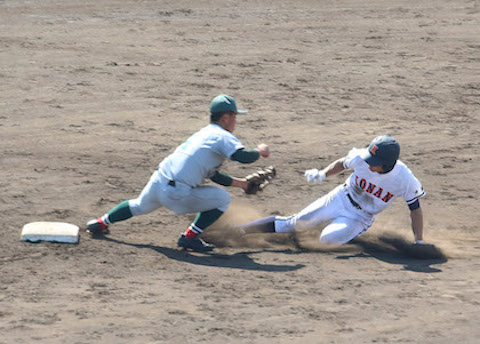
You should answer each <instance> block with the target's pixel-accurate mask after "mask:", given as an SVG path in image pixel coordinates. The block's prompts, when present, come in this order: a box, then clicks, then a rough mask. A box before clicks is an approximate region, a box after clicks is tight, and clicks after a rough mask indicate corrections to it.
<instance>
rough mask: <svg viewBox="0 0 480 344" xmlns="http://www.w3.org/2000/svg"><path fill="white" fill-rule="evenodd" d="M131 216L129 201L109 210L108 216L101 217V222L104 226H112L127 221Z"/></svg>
mask: <svg viewBox="0 0 480 344" xmlns="http://www.w3.org/2000/svg"><path fill="white" fill-rule="evenodd" d="M132 216H133V214H132V211H131V210H130V205H129V201H123V202H122V203H120V204H119V205H117V206H116V207H115V208H113V209H112V210H110V211H109V212H108V214H106V215H104V216H103V217H102V220H103V221H104V223H105V224H106V225H109V224H112V223H114V222H118V221H123V220H126V219H129V218H131V217H132Z"/></svg>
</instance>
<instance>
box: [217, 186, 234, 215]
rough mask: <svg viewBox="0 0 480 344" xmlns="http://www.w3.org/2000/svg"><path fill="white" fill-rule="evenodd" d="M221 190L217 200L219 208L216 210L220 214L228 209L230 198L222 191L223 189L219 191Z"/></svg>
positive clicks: (225, 191)
mask: <svg viewBox="0 0 480 344" xmlns="http://www.w3.org/2000/svg"><path fill="white" fill-rule="evenodd" d="M221 190H222V192H221V193H220V197H219V199H218V201H219V206H218V207H216V208H217V209H218V210H220V211H222V212H226V211H227V209H228V206H229V205H230V202H231V197H230V194H229V193H228V191H227V190H224V189H221Z"/></svg>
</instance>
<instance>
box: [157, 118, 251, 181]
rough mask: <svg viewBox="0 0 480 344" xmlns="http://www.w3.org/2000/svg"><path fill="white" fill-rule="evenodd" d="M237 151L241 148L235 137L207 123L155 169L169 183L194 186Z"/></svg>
mask: <svg viewBox="0 0 480 344" xmlns="http://www.w3.org/2000/svg"><path fill="white" fill-rule="evenodd" d="M241 148H244V145H243V144H242V143H241V142H240V141H239V140H238V139H237V137H236V136H235V135H233V134H232V133H231V132H229V131H227V130H225V129H223V128H222V127H220V126H219V125H217V124H209V125H208V126H206V127H204V128H202V129H200V130H199V131H198V132H196V133H195V134H193V135H192V136H190V137H189V138H188V139H187V140H186V141H185V142H184V143H183V144H181V145H180V146H178V147H177V149H176V150H175V151H174V152H173V153H172V154H170V155H169V156H168V157H166V158H165V159H164V160H163V161H162V162H161V163H160V165H159V170H160V173H162V174H163V175H165V176H166V177H167V178H169V179H171V180H174V181H176V182H181V183H184V184H187V185H190V186H192V187H196V186H198V185H200V184H202V183H203V182H204V180H205V179H206V178H209V177H212V176H213V175H214V173H215V171H216V170H217V169H218V168H219V167H220V166H221V165H222V163H223V162H224V161H225V159H227V158H230V157H231V156H232V154H233V153H235V152H236V151H237V150H239V149H241Z"/></svg>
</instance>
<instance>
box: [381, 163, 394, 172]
mask: <svg viewBox="0 0 480 344" xmlns="http://www.w3.org/2000/svg"><path fill="white" fill-rule="evenodd" d="M396 164H397V162H396V161H395V163H394V164H393V165H382V169H383V173H388V172H390V171H391V170H393V168H394V167H395V165H396Z"/></svg>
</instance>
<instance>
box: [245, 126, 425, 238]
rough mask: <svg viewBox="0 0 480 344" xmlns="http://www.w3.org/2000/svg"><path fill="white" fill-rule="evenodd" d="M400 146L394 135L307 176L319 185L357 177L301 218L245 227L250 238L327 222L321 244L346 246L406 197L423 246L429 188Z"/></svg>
mask: <svg viewBox="0 0 480 344" xmlns="http://www.w3.org/2000/svg"><path fill="white" fill-rule="evenodd" d="M399 155H400V145H399V144H398V142H397V141H396V140H395V139H394V138H393V137H391V136H388V135H384V136H378V137H377V138H375V139H374V140H373V141H372V142H371V143H370V145H369V146H368V148H364V149H357V148H353V149H352V150H351V151H350V152H349V153H348V154H347V156H346V157H343V158H341V159H338V160H336V161H334V162H333V163H331V164H330V165H329V166H327V167H326V168H324V169H323V170H318V169H310V170H307V171H305V176H306V178H307V181H308V182H315V183H319V182H321V181H323V180H324V179H325V178H327V177H330V176H334V175H336V174H339V173H341V172H343V171H345V170H352V171H353V173H352V174H351V175H350V176H349V177H348V178H347V180H346V181H345V184H342V185H339V186H337V187H336V188H335V189H333V190H332V191H330V192H329V193H328V194H327V195H325V196H323V197H321V198H319V199H317V200H316V201H314V202H313V203H311V204H310V205H308V206H307V207H306V208H304V209H303V210H301V211H300V212H299V213H297V214H295V215H292V216H289V217H280V216H270V217H267V218H264V219H260V220H257V221H254V222H251V223H247V224H245V225H242V226H241V229H243V230H244V231H245V232H246V233H253V232H277V233H286V232H291V231H294V230H296V229H300V228H302V229H303V228H312V227H315V226H318V225H320V224H322V223H327V222H328V225H327V226H326V227H325V228H324V229H323V230H322V233H321V235H320V242H322V243H326V244H333V245H341V244H345V243H347V242H349V241H350V240H352V239H354V238H356V237H357V236H359V235H361V234H363V233H364V232H365V231H367V229H368V228H370V226H371V225H372V223H373V221H374V219H375V216H376V215H377V214H378V213H380V212H381V211H382V210H384V209H385V208H387V207H388V206H389V205H390V204H391V203H392V202H393V201H394V200H395V199H396V198H397V197H402V198H403V199H404V200H405V201H406V202H407V205H408V207H409V209H410V216H411V220H412V229H413V234H414V238H415V243H417V244H423V214H422V209H421V207H420V201H419V198H421V197H423V196H424V195H425V192H424V191H423V187H422V185H421V184H420V182H419V181H418V180H417V178H416V177H415V176H414V175H413V173H412V171H410V170H409V169H408V167H407V166H406V165H405V164H404V163H403V162H402V161H400V160H398V157H399Z"/></svg>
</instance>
